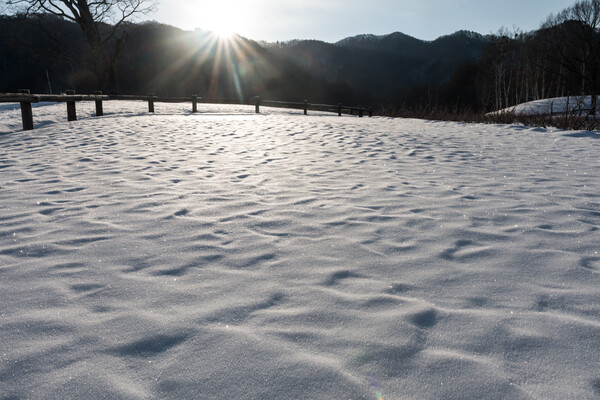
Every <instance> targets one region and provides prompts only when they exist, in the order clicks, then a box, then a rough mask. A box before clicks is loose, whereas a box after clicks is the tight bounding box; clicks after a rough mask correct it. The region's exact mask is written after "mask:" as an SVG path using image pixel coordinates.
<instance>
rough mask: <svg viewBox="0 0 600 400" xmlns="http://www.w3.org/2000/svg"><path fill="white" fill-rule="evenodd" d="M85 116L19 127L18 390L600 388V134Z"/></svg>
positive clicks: (2, 222) (4, 261)
mask: <svg viewBox="0 0 600 400" xmlns="http://www.w3.org/2000/svg"><path fill="white" fill-rule="evenodd" d="M63 107H64V105H52V106H42V107H37V108H35V109H34V120H35V121H36V124H37V126H38V128H37V129H36V130H34V131H29V132H20V131H18V127H19V124H20V120H19V118H20V117H19V114H18V112H19V111H18V107H14V106H12V107H11V106H8V105H5V106H3V110H2V111H1V112H0V115H2V119H3V120H2V126H3V127H4V130H5V131H6V132H8V133H5V134H2V135H0V174H1V175H0V176H1V178H0V304H1V305H2V306H1V309H0V394H1V398H2V399H16V398H23V399H64V398H73V399H75V398H85V399H109V398H110V399H151V398H157V399H158V398H180V399H183V398H187V399H192V398H196V399H215V398H227V399H266V398H285V399H377V398H385V399H386V400H387V399H486V398H487V399H542V398H543V399H594V398H599V397H600V361H599V360H600V255H599V254H598V252H599V251H600V232H599V231H598V229H599V227H600V178H599V176H598V171H599V170H600V169H599V166H600V165H599V164H600V163H599V161H600V151H599V150H600V141H598V140H597V139H598V138H599V137H598V135H597V134H596V133H592V132H566V131H558V130H556V131H550V130H548V131H546V130H542V129H529V128H525V127H519V126H506V125H498V126H492V125H476V124H472V125H470V124H457V123H449V122H432V121H420V120H405V119H387V118H370V119H369V118H362V119H359V118H356V117H337V116H332V115H331V114H326V113H311V114H312V115H309V116H308V117H305V116H303V115H300V114H301V112H299V113H296V112H288V111H277V110H274V109H268V108H264V109H263V114H261V115H255V114H253V111H254V109H253V108H252V107H244V106H207V105H201V106H200V111H201V112H200V113H198V114H190V113H189V111H187V110H186V107H187V108H189V107H188V106H185V105H178V106H177V105H161V104H158V103H157V105H156V108H157V114H156V115H149V114H146V113H145V109H144V108H145V104H144V103H142V102H139V103H111V102H108V103H105V106H104V108H105V112H107V114H108V115H107V116H105V117H102V118H92V117H90V114H93V111H92V110H91V108H90V107H91V106H89V105H88V106H85V105H84V106H82V107H80V108H81V110H78V111H79V112H80V115H81V116H82V118H81V119H80V120H79V121H76V122H72V123H67V122H62V120H63V119H64V118H66V111H65V110H64V109H63ZM78 107H79V105H78ZM86 107H87V108H86ZM111 107H113V108H112V109H111ZM117 107H119V109H118V110H117V109H116V108H117Z"/></svg>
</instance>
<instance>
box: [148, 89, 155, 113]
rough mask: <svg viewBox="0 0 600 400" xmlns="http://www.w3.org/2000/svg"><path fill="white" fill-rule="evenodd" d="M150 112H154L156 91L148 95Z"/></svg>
mask: <svg viewBox="0 0 600 400" xmlns="http://www.w3.org/2000/svg"><path fill="white" fill-rule="evenodd" d="M148 112H150V113H153V112H154V93H150V94H149V95H148Z"/></svg>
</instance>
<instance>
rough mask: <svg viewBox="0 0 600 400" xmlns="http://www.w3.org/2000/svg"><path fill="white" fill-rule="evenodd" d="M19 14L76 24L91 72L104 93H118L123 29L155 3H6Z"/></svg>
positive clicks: (104, 0)
mask: <svg viewBox="0 0 600 400" xmlns="http://www.w3.org/2000/svg"><path fill="white" fill-rule="evenodd" d="M4 3H5V4H6V5H7V6H8V7H9V8H10V9H11V10H13V11H16V12H18V13H20V14H25V15H33V14H52V15H55V16H57V17H59V18H62V19H65V20H68V21H72V22H75V23H76V24H77V25H78V26H79V27H80V28H81V30H82V32H83V34H84V36H85V38H86V40H87V42H88V44H89V46H90V50H91V54H92V69H93V71H94V73H95V74H96V76H97V78H98V79H99V81H100V82H101V85H102V86H103V87H104V89H108V90H114V89H115V82H116V77H115V65H116V61H117V59H118V58H119V57H120V55H121V51H122V48H123V43H124V41H125V40H126V38H127V35H126V33H125V32H124V31H123V29H122V27H123V25H124V24H125V23H126V21H128V20H129V19H131V18H133V17H134V16H136V15H138V14H147V13H149V12H150V11H153V10H154V8H155V3H154V2H153V0H6V1H4Z"/></svg>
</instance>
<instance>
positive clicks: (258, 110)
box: [254, 96, 260, 114]
mask: <svg viewBox="0 0 600 400" xmlns="http://www.w3.org/2000/svg"><path fill="white" fill-rule="evenodd" d="M254 105H255V106H256V107H255V110H254V111H255V112H256V114H260V96H256V97H255V98H254Z"/></svg>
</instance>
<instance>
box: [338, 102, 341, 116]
mask: <svg viewBox="0 0 600 400" xmlns="http://www.w3.org/2000/svg"><path fill="white" fill-rule="evenodd" d="M341 116H342V103H338V117H341Z"/></svg>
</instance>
